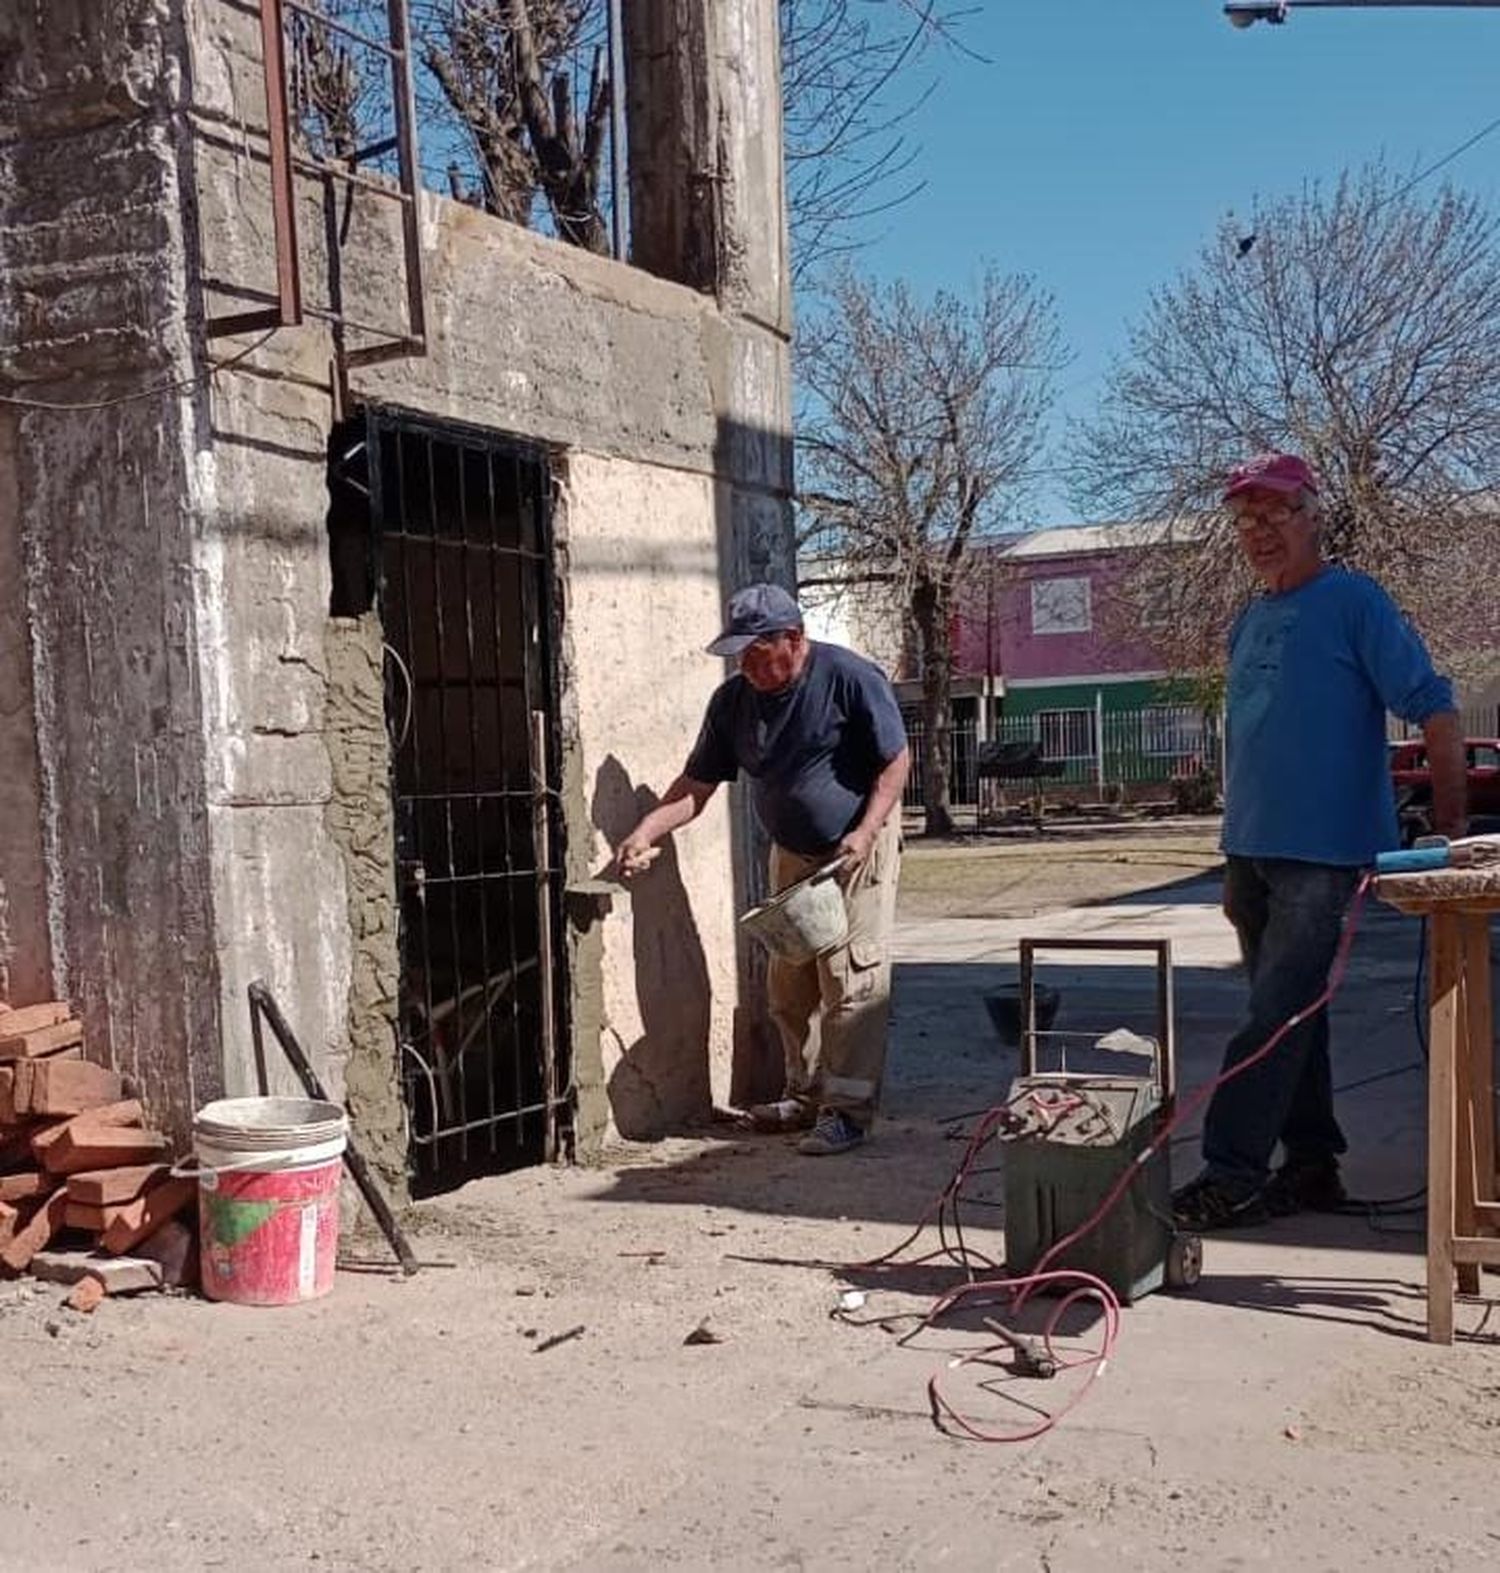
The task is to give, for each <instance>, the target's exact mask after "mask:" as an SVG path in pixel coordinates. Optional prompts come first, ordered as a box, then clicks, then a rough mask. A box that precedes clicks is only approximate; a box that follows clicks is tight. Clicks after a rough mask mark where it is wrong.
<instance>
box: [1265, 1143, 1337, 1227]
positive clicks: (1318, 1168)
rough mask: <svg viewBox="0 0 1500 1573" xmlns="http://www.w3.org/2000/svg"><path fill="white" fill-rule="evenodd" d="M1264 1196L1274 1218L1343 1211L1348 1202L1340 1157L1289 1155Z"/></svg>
mask: <svg viewBox="0 0 1500 1573" xmlns="http://www.w3.org/2000/svg"><path fill="white" fill-rule="evenodd" d="M1261 1195H1262V1196H1263V1197H1264V1199H1265V1204H1266V1207H1267V1208H1268V1209H1269V1211H1270V1213H1271V1215H1272V1217H1274V1218H1290V1217H1291V1216H1292V1214H1293V1213H1303V1212H1307V1213H1336V1212H1342V1211H1343V1210H1344V1208H1345V1206H1346V1205H1347V1204H1348V1201H1349V1193H1348V1192H1347V1191H1346V1190H1345V1189H1344V1182H1343V1181H1342V1180H1341V1179H1340V1178H1339V1162H1338V1159H1337V1158H1288V1159H1287V1161H1286V1162H1285V1163H1284V1164H1282V1166H1281V1167H1280V1168H1279V1169H1278V1170H1277V1171H1276V1173H1275V1174H1273V1175H1272V1176H1271V1180H1270V1183H1269V1184H1268V1185H1267V1186H1266V1188H1265V1190H1264V1191H1263V1192H1262V1193H1261Z"/></svg>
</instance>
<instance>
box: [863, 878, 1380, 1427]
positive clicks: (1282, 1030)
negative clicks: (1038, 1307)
mask: <svg viewBox="0 0 1500 1573" xmlns="http://www.w3.org/2000/svg"><path fill="white" fill-rule="evenodd" d="M1373 880H1374V876H1373V875H1372V874H1367V875H1365V876H1364V877H1363V878H1362V879H1361V880H1360V882H1359V885H1358V887H1357V889H1356V890H1355V893H1354V896H1353V899H1352V900H1351V902H1350V905H1349V910H1348V913H1347V915H1346V918H1345V922H1344V932H1343V935H1342V936H1341V938H1340V940H1339V947H1338V950H1337V952H1336V953H1335V955H1334V961H1333V965H1332V967H1331V968H1330V969H1329V973H1328V979H1327V982H1326V983H1325V985H1324V987H1323V990H1322V992H1321V993H1320V994H1319V995H1318V996H1317V998H1316V999H1314V1000H1313V1001H1312V1002H1311V1003H1310V1004H1308V1005H1305V1006H1303V1007H1302V1009H1301V1010H1298V1011H1296V1012H1294V1013H1293V1014H1292V1015H1291V1016H1289V1017H1288V1018H1287V1019H1286V1020H1285V1021H1284V1022H1283V1023H1282V1024H1281V1025H1280V1026H1279V1027H1278V1028H1277V1029H1276V1030H1275V1031H1274V1032H1273V1033H1272V1034H1271V1035H1270V1037H1269V1038H1267V1039H1266V1041H1265V1042H1264V1043H1263V1044H1262V1045H1261V1046H1260V1047H1259V1048H1258V1049H1256V1050H1255V1052H1254V1053H1252V1054H1248V1055H1246V1056H1245V1058H1244V1059H1242V1060H1239V1061H1238V1062H1236V1063H1235V1064H1234V1065H1232V1066H1230V1067H1229V1068H1228V1069H1227V1070H1224V1071H1221V1072H1220V1073H1219V1074H1218V1075H1217V1076H1216V1077H1214V1079H1213V1080H1212V1081H1210V1082H1208V1083H1207V1084H1206V1085H1204V1086H1203V1087H1200V1088H1198V1089H1197V1090H1196V1091H1195V1092H1194V1093H1192V1094H1191V1095H1190V1096H1189V1097H1187V1098H1185V1099H1183V1100H1181V1101H1180V1102H1179V1103H1178V1105H1177V1107H1176V1108H1175V1109H1174V1110H1173V1111H1172V1113H1171V1114H1170V1115H1169V1116H1168V1118H1167V1119H1166V1120H1164V1121H1163V1122H1162V1124H1161V1126H1160V1127H1159V1128H1158V1130H1157V1131H1156V1133H1155V1134H1154V1136H1153V1137H1152V1139H1151V1140H1150V1142H1149V1143H1148V1144H1147V1145H1146V1147H1145V1149H1144V1150H1143V1151H1142V1152H1141V1153H1140V1154H1139V1155H1138V1156H1137V1158H1136V1159H1135V1161H1134V1162H1133V1163H1132V1164H1131V1165H1130V1167H1129V1168H1127V1169H1126V1170H1125V1171H1124V1172H1123V1173H1122V1174H1121V1175H1120V1177H1119V1178H1118V1179H1117V1180H1116V1182H1115V1183H1114V1185H1113V1186H1111V1188H1110V1190H1109V1192H1108V1193H1107V1194H1106V1196H1105V1198H1104V1200H1103V1201H1102V1202H1101V1203H1100V1205H1099V1206H1098V1208H1096V1209H1095V1211H1094V1212H1093V1214H1092V1215H1091V1216H1090V1217H1089V1218H1088V1219H1086V1220H1085V1221H1084V1222H1083V1223H1082V1224H1080V1225H1079V1226H1078V1228H1076V1229H1074V1230H1073V1231H1072V1232H1071V1233H1070V1234H1068V1235H1065V1236H1064V1237H1063V1238H1062V1239H1061V1240H1059V1241H1057V1243H1056V1244H1054V1245H1053V1246H1051V1247H1050V1248H1049V1249H1048V1250H1047V1251H1046V1252H1045V1253H1044V1254H1043V1256H1042V1257H1041V1259H1040V1260H1039V1261H1038V1262H1037V1264H1036V1266H1035V1268H1034V1269H1033V1270H1032V1271H1031V1272H1030V1273H1027V1274H1025V1275H1024V1276H1018V1277H1014V1278H993V1279H980V1280H978V1281H977V1282H970V1283H967V1284H964V1285H962V1286H961V1287H960V1288H958V1289H954V1290H951V1291H949V1293H947V1294H945V1295H943V1296H941V1297H940V1298H939V1299H938V1300H937V1301H936V1302H935V1303H934V1304H933V1306H932V1308H931V1309H930V1310H929V1311H928V1312H927V1314H926V1315H925V1316H924V1317H923V1318H922V1321H921V1322H920V1323H919V1324H918V1327H917V1328H916V1329H914V1330H913V1332H914V1333H915V1332H917V1331H920V1330H921V1329H922V1328H924V1327H929V1326H931V1325H932V1324H933V1323H934V1322H936V1321H937V1320H938V1319H940V1318H941V1317H942V1316H944V1315H945V1314H946V1313H947V1312H948V1311H949V1310H951V1309H952V1308H953V1307H954V1306H955V1305H957V1304H960V1303H962V1302H963V1301H965V1300H967V1299H969V1298H971V1297H973V1296H976V1295H979V1294H981V1293H985V1294H990V1295H1008V1296H1010V1297H1011V1298H1012V1301H1013V1305H1014V1307H1015V1309H1017V1310H1019V1309H1020V1307H1021V1306H1022V1305H1023V1304H1024V1303H1025V1302H1026V1300H1027V1299H1029V1298H1030V1296H1031V1295H1032V1294H1033V1293H1034V1292H1035V1290H1036V1289H1037V1288H1038V1287H1039V1286H1040V1285H1042V1284H1059V1283H1062V1282H1072V1283H1074V1284H1075V1285H1077V1287H1076V1288H1075V1289H1074V1290H1073V1291H1072V1292H1070V1293H1069V1294H1067V1295H1065V1296H1064V1297H1063V1298H1062V1300H1061V1301H1060V1303H1059V1304H1058V1305H1057V1306H1056V1307H1054V1309H1053V1310H1052V1312H1051V1314H1050V1315H1049V1316H1048V1318H1047V1321H1046V1323H1045V1324H1044V1328H1043V1342H1044V1344H1045V1346H1046V1347H1047V1349H1048V1351H1049V1353H1052V1354H1053V1357H1054V1358H1056V1351H1055V1348H1054V1344H1053V1334H1054V1332H1055V1331H1056V1330H1057V1328H1058V1326H1059V1324H1060V1321H1061V1318H1062V1316H1063V1315H1064V1313H1065V1312H1066V1310H1067V1309H1068V1307H1069V1306H1071V1305H1073V1304H1075V1303H1077V1301H1078V1300H1079V1299H1080V1298H1090V1299H1097V1300H1098V1301H1099V1303H1100V1305H1101V1306H1102V1307H1103V1310H1104V1333H1103V1338H1102V1341H1101V1343H1100V1346H1099V1348H1098V1350H1097V1351H1094V1352H1092V1353H1090V1354H1086V1355H1084V1356H1082V1357H1081V1358H1080V1359H1078V1360H1074V1361H1067V1362H1063V1361H1059V1364H1060V1365H1063V1364H1066V1365H1068V1366H1070V1367H1074V1368H1076V1367H1082V1366H1086V1367H1088V1368H1089V1377H1088V1379H1087V1381H1085V1382H1084V1383H1082V1384H1081V1386H1080V1387H1079V1388H1078V1389H1077V1390H1076V1391H1075V1392H1074V1394H1073V1396H1072V1397H1071V1398H1070V1399H1069V1400H1068V1402H1067V1403H1066V1404H1064V1406H1063V1407H1062V1408H1061V1409H1059V1410H1058V1411H1057V1412H1056V1413H1054V1414H1051V1415H1048V1416H1046V1417H1044V1418H1043V1419H1042V1420H1040V1421H1039V1422H1038V1423H1037V1424H1036V1425H1035V1426H1033V1427H1029V1428H1027V1429H1026V1430H1024V1431H1020V1432H990V1431H986V1430H984V1429H983V1428H982V1427H980V1426H979V1425H977V1424H976V1423H975V1422H973V1421H970V1420H968V1419H967V1418H965V1417H964V1416H963V1415H962V1414H960V1413H959V1411H958V1410H956V1409H955V1408H954V1407H953V1405H952V1404H951V1403H949V1401H948V1400H947V1399H946V1398H945V1397H944V1396H943V1393H942V1389H941V1385H940V1381H939V1374H938V1373H934V1374H933V1376H932V1377H931V1378H929V1380H928V1384H927V1390H928V1396H929V1398H930V1400H931V1402H932V1405H933V1409H934V1412H935V1413H936V1414H941V1415H943V1416H944V1417H945V1418H946V1419H947V1420H948V1421H949V1422H950V1423H951V1424H953V1425H954V1426H955V1427H957V1428H958V1429H959V1430H960V1431H962V1432H963V1433H964V1434H965V1435H967V1436H969V1437H971V1438H973V1439H974V1440H976V1441H983V1442H1024V1441H1030V1440H1032V1439H1034V1438H1036V1437H1039V1436H1041V1435H1043V1434H1044V1433H1046V1432H1047V1431H1050V1430H1051V1429H1052V1428H1053V1427H1054V1426H1055V1425H1057V1424H1058V1423H1059V1421H1061V1420H1062V1419H1063V1417H1064V1416H1065V1415H1067V1414H1068V1413H1069V1412H1070V1411H1072V1410H1073V1409H1074V1408H1076V1407H1077V1405H1078V1404H1079V1403H1080V1402H1081V1401H1082V1399H1083V1396H1084V1394H1086V1393H1087V1392H1088V1391H1089V1390H1090V1389H1091V1388H1092V1387H1093V1384H1094V1382H1095V1381H1097V1380H1098V1378H1099V1377H1100V1376H1102V1375H1103V1374H1104V1369H1105V1366H1106V1365H1107V1363H1108V1360H1109V1357H1110V1354H1111V1353H1112V1351H1113V1349H1114V1346H1115V1342H1116V1340H1117V1338H1118V1334H1119V1316H1120V1303H1119V1300H1118V1298H1117V1297H1116V1295H1115V1294H1114V1291H1113V1290H1112V1289H1110V1287H1109V1285H1108V1284H1106V1283H1104V1282H1103V1281H1102V1280H1101V1279H1098V1278H1094V1277H1093V1276H1092V1275H1091V1274H1088V1273H1082V1272H1076V1271H1073V1270H1071V1269H1066V1268H1051V1267H1050V1266H1049V1264H1050V1263H1052V1262H1053V1261H1055V1260H1056V1259H1057V1258H1058V1256H1060V1255H1061V1254H1062V1253H1063V1252H1064V1251H1066V1250H1068V1249H1069V1248H1070V1247H1072V1246H1074V1245H1076V1244H1077V1243H1078V1242H1079V1241H1080V1240H1082V1239H1084V1238H1085V1237H1086V1236H1087V1235H1089V1234H1090V1233H1092V1232H1093V1230H1095V1229H1096V1228H1098V1226H1099V1224H1100V1223H1101V1222H1102V1221H1103V1220H1104V1219H1105V1218H1106V1217H1107V1216H1108V1215H1109V1213H1110V1212H1111V1211H1112V1209H1113V1208H1115V1207H1116V1206H1117V1205H1118V1204H1119V1202H1120V1199H1121V1197H1123V1196H1124V1194H1125V1192H1126V1191H1127V1190H1128V1189H1129V1187H1130V1185H1131V1182H1132V1181H1133V1180H1134V1179H1135V1177H1136V1173H1137V1171H1138V1170H1140V1169H1142V1168H1143V1167H1144V1166H1145V1164H1146V1163H1147V1162H1149V1161H1150V1159H1151V1158H1153V1157H1154V1156H1155V1155H1156V1153H1158V1152H1159V1151H1160V1150H1161V1148H1162V1147H1163V1146H1164V1145H1165V1144H1166V1143H1167V1142H1168V1141H1169V1140H1170V1139H1171V1136H1172V1133H1173V1131H1175V1130H1176V1129H1177V1127H1178V1126H1180V1125H1181V1124H1182V1122H1183V1121H1184V1120H1186V1119H1187V1118H1188V1117H1189V1116H1190V1115H1192V1114H1194V1113H1196V1112H1197V1111H1198V1109H1200V1108H1201V1107H1202V1106H1203V1105H1204V1104H1205V1103H1206V1102H1207V1101H1208V1100H1209V1099H1210V1098H1211V1097H1212V1096H1213V1095H1214V1093H1215V1092H1217V1091H1218V1089H1219V1088H1220V1087H1222V1086H1223V1085H1224V1084H1225V1083H1226V1082H1229V1081H1232V1080H1233V1079H1234V1078H1235V1077H1236V1076H1242V1075H1243V1074H1244V1073H1245V1072H1246V1071H1248V1070H1249V1069H1250V1068H1251V1067H1252V1066H1254V1065H1257V1064H1259V1063H1260V1062H1261V1061H1262V1060H1264V1059H1265V1058H1266V1057H1267V1056H1268V1055H1270V1054H1272V1053H1274V1052H1275V1050H1276V1048H1277V1047H1278V1046H1279V1045H1280V1044H1281V1042H1282V1040H1283V1039H1284V1038H1285V1037H1286V1036H1287V1034H1288V1033H1290V1032H1292V1031H1293V1030H1294V1029H1295V1028H1296V1027H1298V1026H1299V1025H1300V1024H1301V1023H1302V1022H1303V1021H1305V1020H1306V1019H1307V1018H1308V1017H1309V1016H1313V1015H1316V1014H1317V1012H1318V1011H1320V1010H1322V1009H1324V1008H1325V1007H1326V1006H1327V1005H1329V1004H1330V1003H1331V1002H1332V1000H1333V998H1334V996H1335V995H1336V994H1337V993H1338V991H1339V988H1340V986H1341V985H1342V983H1343V980H1344V973H1345V971H1346V970H1347V968H1348V963H1349V954H1350V951H1351V948H1352V946H1353V943H1354V936H1355V934H1356V932H1357V931H1358V928H1359V922H1360V918H1361V916H1362V914H1363V909H1364V903H1365V899H1366V897H1367V896H1368V894H1369V890H1370V886H1371V884H1372V883H1373ZM1008 1113H1009V1104H1008V1103H1007V1104H1001V1105H998V1106H997V1107H996V1108H994V1109H991V1110H990V1111H989V1112H988V1113H987V1114H986V1115H985V1117H984V1118H983V1119H982V1120H981V1121H980V1123H979V1125H978V1126H977V1127H976V1128H975V1131H974V1134H973V1135H972V1136H971V1137H970V1139H969V1143H968V1146H967V1147H966V1148H965V1150H964V1155H963V1158H962V1159H961V1161H960V1162H959V1164H958V1167H957V1169H956V1170H955V1172H954V1174H953V1177H952V1178H951V1179H950V1180H949V1182H948V1184H947V1185H946V1186H944V1188H943V1190H942V1193H941V1194H940V1195H939V1196H938V1197H937V1199H936V1200H935V1201H934V1203H933V1204H932V1205H931V1206H929V1207H928V1209H927V1211H926V1212H925V1213H924V1214H923V1217H922V1219H921V1221H920V1222H919V1223H918V1224H917V1227H916V1228H915V1229H914V1230H913V1231H912V1233H911V1234H909V1235H908V1236H907V1237H906V1239H904V1240H903V1241H902V1242H901V1243H900V1244H899V1245H897V1246H896V1247H894V1249H893V1250H891V1251H889V1252H887V1253H886V1254H885V1255H884V1256H881V1257H876V1258H875V1259H874V1260H873V1261H872V1262H868V1263H865V1264H863V1265H864V1266H866V1267H875V1266H884V1265H888V1264H890V1263H891V1262H892V1259H893V1258H894V1257H895V1256H897V1255H899V1254H900V1252H901V1251H903V1250H905V1249H906V1247H907V1246H908V1245H910V1244H911V1242H912V1241H913V1240H915V1239H916V1238H918V1237H919V1236H920V1235H921V1233H922V1232H923V1230H924V1229H925V1228H926V1227H927V1226H928V1224H929V1223H930V1222H931V1221H932V1219H933V1217H934V1216H937V1217H939V1218H941V1216H942V1213H943V1210H944V1208H945V1207H946V1206H947V1204H948V1202H949V1201H950V1200H953V1199H956V1197H957V1194H958V1193H959V1191H961V1189H962V1187H963V1182H964V1180H965V1178H966V1177H967V1175H968V1173H969V1170H970V1169H971V1168H972V1167H973V1165H974V1163H975V1161H976V1160H977V1158H978V1156H979V1153H980V1151H981V1150H982V1149H983V1147H984V1146H985V1145H986V1144H987V1143H988V1142H989V1141H990V1140H991V1139H992V1138H993V1136H994V1135H995V1132H996V1130H997V1129H998V1127H999V1126H1000V1124H1001V1123H1002V1122H1003V1120H1004V1119H1005V1117H1006V1115H1007V1114H1008ZM941 1254H943V1253H941V1252H936V1253H928V1255H927V1256H924V1257H922V1258H921V1260H922V1261H930V1260H932V1259H933V1256H935V1255H941ZM967 1254H968V1253H967V1252H966V1253H965V1255H967ZM976 1254H977V1253H976ZM963 1265H965V1266H967V1265H968V1263H967V1261H965V1262H964V1264H963ZM907 1336H908V1338H909V1337H910V1336H912V1335H907ZM905 1341H906V1340H905V1339H903V1342H905ZM1006 1347H1007V1346H1006V1345H1005V1344H1004V1342H1003V1341H1002V1342H1000V1343H997V1344H993V1345H990V1346H988V1347H987V1348H985V1349H984V1350H981V1351H976V1352H974V1353H972V1354H969V1355H965V1356H960V1357H958V1358H956V1359H955V1360H953V1361H952V1362H950V1365H949V1369H957V1368H959V1367H962V1366H964V1365H969V1364H972V1363H974V1362H975V1361H978V1360H981V1359H986V1358H988V1357H990V1356H993V1355H995V1354H998V1353H1000V1352H1001V1351H1002V1350H1003V1349H1004V1348H1006Z"/></svg>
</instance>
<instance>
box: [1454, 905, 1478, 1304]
mask: <svg viewBox="0 0 1500 1573" xmlns="http://www.w3.org/2000/svg"><path fill="white" fill-rule="evenodd" d="M1454 921H1455V922H1456V923H1457V925H1458V943H1459V953H1458V966H1459V985H1458V1029H1457V1040H1456V1042H1455V1043H1454V1046H1453V1051H1454V1052H1453V1109H1454V1133H1453V1137H1454V1139H1453V1232H1454V1234H1455V1235H1457V1236H1458V1238H1459V1239H1460V1240H1472V1239H1473V1238H1474V1236H1475V1235H1476V1234H1478V1232H1479V1212H1478V1209H1477V1208H1476V1207H1475V1206H1474V1201H1475V1197H1476V1194H1477V1190H1478V1187H1477V1185H1476V1183H1475V1182H1476V1178H1477V1176H1478V1174H1479V1166H1478V1163H1477V1161H1476V1157H1475V1142H1476V1131H1475V1125H1476V1123H1477V1121H1476V1115H1475V1107H1474V1102H1475V1098H1476V1096H1477V1090H1476V1087H1475V1080H1474V1051H1473V1042H1472V1040H1471V1038H1470V1036H1469V1027H1470V1021H1471V1017H1470V1011H1469V977H1468V972H1467V968H1466V965H1465V963H1466V961H1467V946H1466V945H1465V939H1466V934H1465V929H1466V927H1467V925H1466V923H1465V921H1464V917H1463V914H1462V913H1460V914H1458V915H1457V916H1456V918H1455V920H1454ZM1457 1276H1458V1292H1459V1293H1460V1294H1478V1293H1479V1264H1478V1263H1477V1262H1459V1263H1458V1266H1457Z"/></svg>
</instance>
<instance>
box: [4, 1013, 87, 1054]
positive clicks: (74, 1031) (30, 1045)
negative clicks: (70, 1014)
mask: <svg viewBox="0 0 1500 1573" xmlns="http://www.w3.org/2000/svg"><path fill="white" fill-rule="evenodd" d="M82 1042H83V1023H82V1022H81V1021H65V1022H61V1023H60V1024H59V1025H58V1026H55V1027H39V1028H37V1030H36V1031H34V1032H17V1031H16V1030H15V1028H14V1027H13V1026H7V1025H6V1021H5V1020H0V1060H34V1059H39V1058H41V1057H42V1056H43V1055H47V1054H51V1053H52V1052H53V1051H54V1050H56V1049H66V1048H70V1047H71V1046H72V1045H73V1044H75V1043H82Z"/></svg>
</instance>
